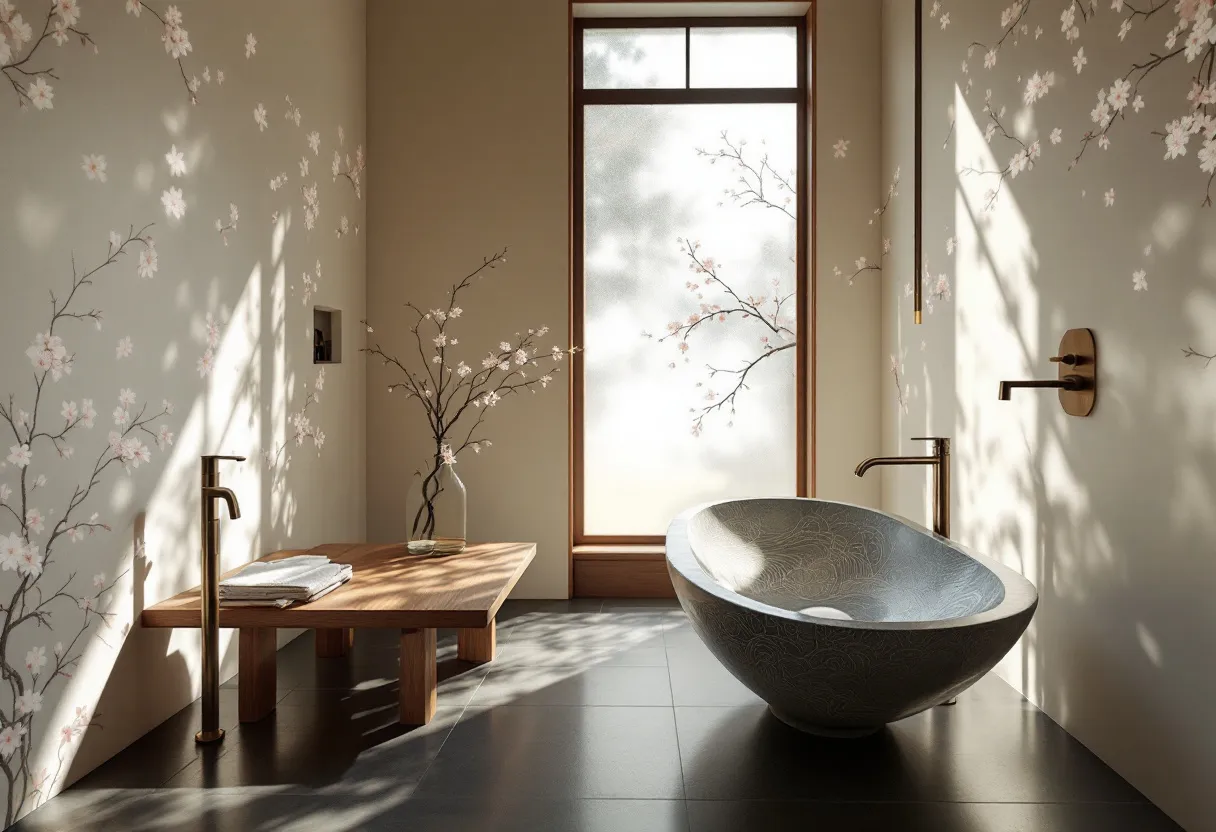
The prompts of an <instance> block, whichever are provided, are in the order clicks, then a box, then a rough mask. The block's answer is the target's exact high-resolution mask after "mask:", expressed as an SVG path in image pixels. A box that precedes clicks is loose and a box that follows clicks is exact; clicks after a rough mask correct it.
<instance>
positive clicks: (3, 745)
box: [0, 722, 25, 760]
mask: <svg viewBox="0 0 1216 832" xmlns="http://www.w3.org/2000/svg"><path fill="white" fill-rule="evenodd" d="M23 736H25V724H24V723H20V722H14V723H12V724H11V725H7V726H5V727H4V729H2V730H0V757H3V758H4V759H6V760H7V759H9V758H10V757H12V756H13V754H15V753H16V752H17V749H19V748H20V747H21V738H22V737H23Z"/></svg>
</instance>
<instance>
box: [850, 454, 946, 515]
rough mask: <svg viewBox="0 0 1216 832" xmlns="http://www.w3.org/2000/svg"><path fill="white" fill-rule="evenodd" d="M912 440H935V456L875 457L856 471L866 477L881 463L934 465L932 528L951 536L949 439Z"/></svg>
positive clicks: (863, 463)
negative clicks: (867, 473) (867, 472)
mask: <svg viewBox="0 0 1216 832" xmlns="http://www.w3.org/2000/svg"><path fill="white" fill-rule="evenodd" d="M912 441H914V442H917V441H925V442H932V443H933V455H932V456H876V457H872V458H871V459H867V460H864V461H863V462H862V463H861V464H860V465H858V466H857V468H856V470H854V471H853V473H854V474H856V475H857V476H859V477H861V476H865V473H866V471H869V470H870V469H871V468H875V467H877V466H879V465H930V466H932V467H933V531H935V532H936V533H937V534H940V535H941V536H942V537H949V536H950V440H949V439H946V438H945V437H942V436H927V437H920V436H918V437H915V438H914V439H913V440H912Z"/></svg>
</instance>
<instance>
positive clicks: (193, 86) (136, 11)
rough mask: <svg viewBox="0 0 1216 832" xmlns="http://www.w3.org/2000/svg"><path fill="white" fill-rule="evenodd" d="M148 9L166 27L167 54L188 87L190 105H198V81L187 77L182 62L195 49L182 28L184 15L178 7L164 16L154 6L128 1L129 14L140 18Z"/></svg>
mask: <svg viewBox="0 0 1216 832" xmlns="http://www.w3.org/2000/svg"><path fill="white" fill-rule="evenodd" d="M143 9H147V10H148V12H149V13H150V14H151V15H152V16H153V17H155V18H156V19H157V20H159V21H160V23H161V25H162V26H164V31H163V32H162V33H161V36H160V39H161V41H162V42H163V43H164V44H165V52H167V53H168V54H169V56H170V57H171V58H173V60H174V61H176V63H177V69H178V72H180V73H181V76H182V83H183V84H185V85H186V92H187V93H188V94H189V96H190V103H191V104H197V103H198V89H199V84H198V79H197V78H196V79H194V80H191V79H190V78H188V77H186V66H185V64H184V63H183V62H182V58H183V57H185V56H186V55H187V54H188V53H189V52H191V51H193V49H194V47H193V46H192V45H191V44H190V34H189V33H188V32H187V31H186V30H185V29H184V28H182V13H181V11H180V10H178V8H177V6H169V7H168V8H167V9H166V10H165V13H164V14H163V15H162V14H161V13H160V12H158V11H156V9H154V8H153V7H152V6H150V5H148V4H147V3H144V2H141V0H127V13H128V14H131V15H134V16H135V17H139V16H140V12H141V11H142V10H143Z"/></svg>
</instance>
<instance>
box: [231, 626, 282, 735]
mask: <svg viewBox="0 0 1216 832" xmlns="http://www.w3.org/2000/svg"><path fill="white" fill-rule="evenodd" d="M275 650H276V645H275V631H274V630H273V629H271V628H269V627H242V628H241V630H240V646H239V647H238V650H237V658H238V660H239V664H240V675H239V676H237V693H238V698H239V706H238V711H239V713H240V718H241V722H257V721H258V720H259V719H262V718H264V717H266V716H269V715H270V713H271V712H272V711H274V704H275V702H276V701H278V692H277V690H276V682H275V672H276V669H277V668H276V667H275V659H276V657H277V653H276V652H275Z"/></svg>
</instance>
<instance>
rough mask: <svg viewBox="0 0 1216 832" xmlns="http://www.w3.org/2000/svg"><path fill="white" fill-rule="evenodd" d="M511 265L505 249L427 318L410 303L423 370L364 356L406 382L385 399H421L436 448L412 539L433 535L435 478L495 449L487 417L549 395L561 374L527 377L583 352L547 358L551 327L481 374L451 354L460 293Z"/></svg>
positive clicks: (495, 358) (496, 353) (564, 351)
mask: <svg viewBox="0 0 1216 832" xmlns="http://www.w3.org/2000/svg"><path fill="white" fill-rule="evenodd" d="M506 261H507V250H506V249H503V250H502V251H500V252H498V253H496V254H494V255H493V256H491V257H486V258H483V259H482V263H481V265H480V266H478V267H477V268H476V269H474V270H473V271H472V272H470V273H469V274H467V275H465V276H464V277H463V278H462V279H461V280H459V281H457V282H456V283H455V284H453V286H452V288H451V289H450V290H449V291H448V299H447V303H446V306H444V307H438V308H434V309H429V310H423V309H421V308H420V307H418V306H416V305H414V304H413V303H406V304H405V307H406V309H408V310H409V311H410V314H411V316H412V317H413V320H412V321H411V323H410V325H409V332H410V334H411V335H412V336H413V338H414V342H415V346H416V348H417V353H418V360H419V362H420V363H421V365H422V368H421V369H418V368H416V367H410V366H408V365H407V362H406V361H404V360H402V359H401V358H399V357H397V356H396V355H394V354H392V353H390V352H388V351H386V350H385V349H384V348H383V347H381V345H380V344H379V343H374V344H372V345H371V346H367V347H364V348H363V349H362V350H360V351H361V352H363V353H366V354H367V355H369V356H372V357H374V358H377V359H379V360H380V362H381V364H382V366H385V367H391V368H393V369H394V370H395V371H396V372H398V373H400V375H401V377H402V378H403V380H402V381H396V382H393V383H391V384H389V385H388V392H389V393H392V392H394V391H398V390H401V391H404V392H405V394H406V398H407V399H416V400H417V401H418V402H419V403H420V404H421V406H422V408H423V410H424V412H425V413H426V418H427V424H428V425H429V426H430V428H431V433H432V437H433V438H434V441H435V451H434V457H433V458H432V460H431V462H430V463H429V468H430V470H429V472H428V473H426V474H425V475H424V474H423V473H422V471H418V472H417V476H420V477H423V480H422V496H423V499H422V502H421V505H419V507H418V511H417V512H416V513H415V515H414V517H413V518H411V521H410V532H411V539H418V538H424V537H429V536H430V535H431V534H432V533H433V531H434V524H435V508H434V500H435V498H436V497H437V496H438V494H439V482H438V478H439V473H440V471H441V470H442V468H443V466H444V465H445V464H447V465H450V464H455V462H456V459H457V457H458V456H459V455H460V454H461V453H462V452H463V451H465V450H466V449H467V450H472V451H473V452H474V453H480V452H481V451H482V450H484V449H486V448H489V447H490V446H491V444H492V443H491V442H490V441H489V440H488V439H487V438H485V435H484V434H483V433H482V428H483V425H484V423H485V421H486V419H487V417H488V415H489V412H490V410H491V409H492V408H494V407H497V406H498V404H499V403H501V402H502V400H503V399H505V398H506V397H508V396H511V395H515V394H519V393H522V392H524V391H531V392H532V393H535V392H537V390H538V389H544V388H546V387H548V386H549V384H550V383H552V382H553V374H554V373H556V372H558V368H557V367H555V366H552V367H551V369H548V370H547V371H544V372H543V374H542V375H539V376H535V377H530V376H529V372H530V371H532V369H533V368H538V367H540V366H541V362H546V363H547V364H549V365H556V364H558V363H560V362H561V361H562V360H564V359H565V358H566V356H569V355H573V354H574V353H575V352H577V351H578V347H573V346H572V347H559V346H553V347H551V348H550V349H549V351H548V352H545V351H544V350H542V349H541V348H540V347H539V346H538V342H539V340H540V339H541V338H544V337H545V336H546V335H548V334H549V327H547V326H542V327H539V328H537V329H529V330H528V331H527V332H526V333H518V332H517V333H515V335H514V337H513V339H512V340H504V341H500V342H499V344H498V348H497V349H490V350H489V351H488V353H487V355H486V357H485V358H483V359H481V369H480V370H477V369H475V368H474V367H473V366H471V365H469V364H468V363H466V362H465V361H463V360H458V359H456V358H454V356H452V355H451V354H450V351H451V350H452V349H453V348H454V347H458V346H460V340H459V338H455V337H452V334H453V333H452V327H453V325H454V322H455V321H456V320H457V319H459V318H460V317H461V316H462V315H463V314H464V309H463V308H462V307H461V306H460V298H461V293H462V292H464V291H465V290H467V289H469V288H470V287H471V286H472V285H473V284H474V283H475V282H476V281H478V280H480V279H482V278H484V277H485V276H486V275H487V274H488V272H489V271H491V270H493V269H496V268H497V267H498V266H500V265H502V264H504V263H506ZM361 323H362V324H363V326H364V328H365V329H366V330H367V332H368V333H369V334H370V333H374V332H375V330H374V329H373V327H372V326H371V324H370V323H369V322H368V321H366V320H364V321H362V322H361Z"/></svg>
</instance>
